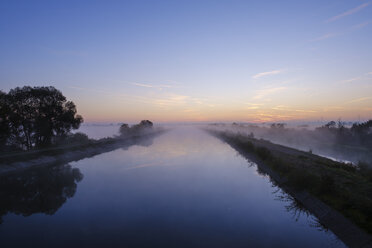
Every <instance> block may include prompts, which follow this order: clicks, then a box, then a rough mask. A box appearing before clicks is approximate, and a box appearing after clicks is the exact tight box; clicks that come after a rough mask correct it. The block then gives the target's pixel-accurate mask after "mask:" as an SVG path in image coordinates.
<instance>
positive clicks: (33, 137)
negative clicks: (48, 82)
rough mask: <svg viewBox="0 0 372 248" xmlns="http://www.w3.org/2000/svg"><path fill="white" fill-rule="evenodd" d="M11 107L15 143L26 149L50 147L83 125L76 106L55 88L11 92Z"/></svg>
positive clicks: (22, 89) (11, 123)
mask: <svg viewBox="0 0 372 248" xmlns="http://www.w3.org/2000/svg"><path fill="white" fill-rule="evenodd" d="M8 105H9V109H10V110H11V113H10V115H9V122H10V125H9V126H10V132H11V139H12V142H13V143H16V144H18V145H19V146H21V147H22V148H26V149H31V148H33V147H41V146H47V145H50V144H52V140H53V138H54V137H60V136H64V135H66V134H68V133H69V132H70V131H71V129H77V128H79V126H80V124H81V123H82V122H83V118H82V117H81V116H80V115H77V114H76V106H75V104H74V103H73V102H71V101H67V100H66V97H65V96H63V95H62V93H61V92H60V91H59V90H57V89H55V88H54V87H52V86H49V87H30V86H25V87H23V88H19V87H17V88H15V89H12V90H10V91H9V93H8Z"/></svg>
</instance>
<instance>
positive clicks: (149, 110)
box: [0, 0, 372, 122]
mask: <svg viewBox="0 0 372 248" xmlns="http://www.w3.org/2000/svg"><path fill="white" fill-rule="evenodd" d="M24 85H30V86H49V85H51V86H54V87H56V88H57V89H59V90H61V91H62V93H63V94H64V95H65V96H66V97H67V99H68V100H72V101H73V102H74V103H75V104H76V105H77V109H78V113H79V114H81V115H82V116H83V117H84V119H85V121H86V122H137V121H139V120H142V119H149V120H152V121H155V122H195V121H203V122H204V121H210V122H214V121H218V122H229V121H238V122H273V121H293V120H331V119H335V120H337V119H339V118H341V119H342V120H365V119H369V118H372V1H362V0H348V1H346V0H334V1H317V0H314V1H298V0H297V1H268V0H267V1H248V0H247V1H218V0H213V1H201V0H199V1H191V0H189V1H177V0H173V1H141V0H137V1H93V0H92V1H53V0H49V1H36V0H35V1H34V0H33V1H31V0H27V1H18V0H11V1H7V0H1V1H0V90H3V91H5V92H7V91H9V90H10V89H12V88H15V87H17V86H24Z"/></svg>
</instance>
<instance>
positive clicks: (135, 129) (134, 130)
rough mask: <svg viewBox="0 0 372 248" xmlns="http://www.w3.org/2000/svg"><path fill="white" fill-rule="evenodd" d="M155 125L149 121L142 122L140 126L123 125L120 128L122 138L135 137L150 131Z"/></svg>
mask: <svg viewBox="0 0 372 248" xmlns="http://www.w3.org/2000/svg"><path fill="white" fill-rule="evenodd" d="M153 125H154V124H153V123H152V122H151V121H149V120H142V121H141V122H140V123H139V124H136V125H133V126H131V127H130V126H129V125H128V124H126V123H123V124H122V125H121V126H120V128H119V133H120V136H124V137H125V136H127V135H130V134H131V135H135V134H138V133H139V132H143V131H145V130H149V129H151V128H152V127H153Z"/></svg>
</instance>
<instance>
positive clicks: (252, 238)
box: [0, 127, 344, 247]
mask: <svg viewBox="0 0 372 248" xmlns="http://www.w3.org/2000/svg"><path fill="white" fill-rule="evenodd" d="M29 173H31V172H29ZM31 175H32V177H31V178H32V180H30V177H29V176H26V175H25V176H19V177H10V178H9V179H8V181H9V182H2V185H1V188H0V190H1V195H2V196H3V197H2V199H6V201H7V203H8V204H6V206H5V205H4V206H5V207H2V210H1V211H2V212H0V214H3V217H2V224H0V242H1V244H2V247H24V246H26V245H27V246H30V245H32V246H35V247H66V246H71V245H73V246H74V247H102V246H106V247H344V245H343V244H342V242H341V241H339V240H338V239H337V238H336V237H335V236H334V235H333V234H332V233H331V232H330V231H328V232H326V231H325V230H324V229H322V228H321V227H320V226H319V225H318V224H317V222H316V219H315V218H314V217H313V216H311V215H309V216H307V215H306V214H301V212H299V209H298V208H296V206H295V204H293V201H290V200H288V198H287V197H286V195H285V194H284V193H283V192H281V191H280V190H279V189H278V188H276V187H275V186H273V185H272V184H271V183H270V180H269V178H267V177H265V176H262V175H260V174H259V173H258V172H257V170H256V166H255V165H254V164H252V163H250V162H249V161H247V160H245V159H244V158H243V157H241V156H239V155H238V154H237V153H236V152H235V151H234V150H233V149H232V148H231V147H229V146H228V145H227V144H225V143H223V142H221V141H220V140H218V139H216V138H215V137H212V136H210V135H208V134H207V133H205V132H203V131H202V130H199V129H196V128H193V127H179V128H174V129H173V130H171V131H169V132H167V133H166V134H164V135H162V136H159V137H157V138H156V139H155V140H154V141H153V143H152V144H151V143H149V144H148V146H132V147H130V148H129V149H127V150H123V149H118V150H115V151H112V152H108V153H104V154H101V155H98V156H95V157H93V158H88V159H84V160H81V161H78V162H74V163H71V164H70V165H60V166H57V167H53V168H42V169H39V170H35V171H33V172H32V173H31ZM22 185H23V186H22ZM25 199H27V200H25ZM9 202H11V204H10V203H9ZM7 211H9V213H8V214H6V212H7ZM23 215H28V216H27V217H24V216H23Z"/></svg>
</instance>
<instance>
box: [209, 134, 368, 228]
mask: <svg viewBox="0 0 372 248" xmlns="http://www.w3.org/2000/svg"><path fill="white" fill-rule="evenodd" d="M213 133H214V135H216V136H218V137H219V138H222V139H223V140H225V141H226V142H227V143H229V144H232V145H233V146H235V147H236V148H237V149H239V150H243V151H246V152H250V153H254V154H255V155H257V156H258V157H259V158H260V159H261V160H263V161H264V162H265V164H267V165H268V166H269V167H270V168H271V169H272V170H273V171H275V172H277V173H279V174H280V175H281V176H282V177H284V178H285V179H286V182H285V184H286V185H287V186H290V187H292V188H295V189H296V190H298V191H303V190H304V191H307V192H309V193H310V194H312V195H314V196H316V197H317V198H318V199H320V200H322V201H323V202H325V203H326V204H327V205H329V206H331V207H332V208H334V209H336V210H338V211H339V212H341V213H342V214H343V215H344V216H345V217H347V218H348V219H350V220H351V221H352V222H354V223H355V224H357V225H358V226H359V227H361V228H362V229H364V230H366V231H367V232H368V233H370V234H372V180H371V176H370V174H368V172H367V173H366V172H361V171H360V170H358V169H357V168H355V167H353V166H351V165H349V164H344V163H340V162H335V161H333V160H330V159H327V158H324V157H320V156H317V155H314V154H311V153H308V152H302V151H299V150H296V149H292V148H288V147H285V146H281V145H276V144H273V143H271V142H269V141H265V140H257V139H254V138H250V137H247V136H242V135H238V134H231V133H226V132H213Z"/></svg>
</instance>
